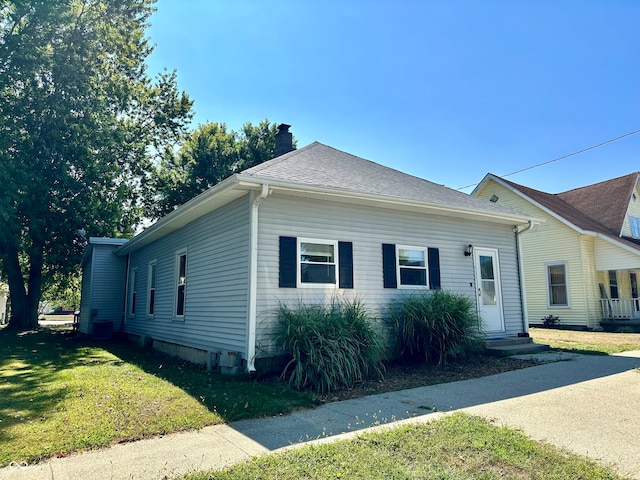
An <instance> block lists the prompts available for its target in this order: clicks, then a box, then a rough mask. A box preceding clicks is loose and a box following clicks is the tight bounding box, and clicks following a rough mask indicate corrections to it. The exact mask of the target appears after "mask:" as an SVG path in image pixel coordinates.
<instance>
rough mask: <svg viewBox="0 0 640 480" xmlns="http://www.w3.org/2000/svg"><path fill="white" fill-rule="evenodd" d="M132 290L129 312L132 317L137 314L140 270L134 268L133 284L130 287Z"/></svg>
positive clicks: (132, 272) (132, 271)
mask: <svg viewBox="0 0 640 480" xmlns="http://www.w3.org/2000/svg"><path fill="white" fill-rule="evenodd" d="M129 288H130V289H131V297H130V299H129V312H130V313H131V315H135V314H136V300H137V297H138V269H137V268H134V269H133V270H131V284H130V285H129Z"/></svg>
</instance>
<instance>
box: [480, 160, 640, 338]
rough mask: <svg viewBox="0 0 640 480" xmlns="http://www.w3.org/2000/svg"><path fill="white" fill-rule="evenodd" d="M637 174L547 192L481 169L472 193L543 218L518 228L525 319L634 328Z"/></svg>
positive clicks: (638, 264)
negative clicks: (550, 318)
mask: <svg viewBox="0 0 640 480" xmlns="http://www.w3.org/2000/svg"><path fill="white" fill-rule="evenodd" d="M639 175H640V173H639V172H634V173H631V174H629V175H625V176H623V177H619V178H614V179H612V180H607V181H604V182H600V183H596V184H594V185H588V186H586V187H581V188H577V189H574V190H569V191H567V192H562V193H557V194H550V193H545V192H541V191H538V190H534V189H532V188H528V187H524V186H522V185H518V184H516V183H513V182H511V181H509V180H505V179H504V178H500V177H498V176H496V175H493V174H487V175H486V176H485V177H484V179H483V180H482V182H481V183H480V184H479V185H478V186H477V187H476V189H475V190H474V191H473V192H472V195H473V196H476V197H479V198H484V199H488V200H490V201H492V202H494V203H498V204H500V205H503V206H507V207H511V208H514V209H517V210H519V211H521V212H523V213H526V214H528V215H531V216H532V217H535V218H540V219H544V220H545V221H544V222H542V223H540V224H536V225H533V226H532V228H530V229H529V230H527V231H523V232H522V233H519V237H520V246H521V258H522V268H523V277H524V290H525V295H526V300H525V302H526V313H527V316H528V322H529V324H530V325H539V324H542V322H543V318H544V317H546V316H548V315H553V316H557V317H559V319H560V325H565V326H576V327H585V328H599V327H600V326H601V325H602V326H604V327H605V328H607V329H608V328H616V327H619V326H630V327H634V326H635V327H636V328H638V327H640V302H639V300H638V277H640V190H639V185H638V181H639ZM601 322H602V323H601Z"/></svg>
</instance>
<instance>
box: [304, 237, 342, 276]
mask: <svg viewBox="0 0 640 480" xmlns="http://www.w3.org/2000/svg"><path fill="white" fill-rule="evenodd" d="M337 259H338V242H333V241H327V240H309V239H302V238H299V239H298V265H299V267H300V268H299V270H298V271H299V272H300V276H299V279H300V284H299V286H302V285H304V284H321V285H336V284H337V269H336V266H337Z"/></svg>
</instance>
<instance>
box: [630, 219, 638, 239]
mask: <svg viewBox="0 0 640 480" xmlns="http://www.w3.org/2000/svg"><path fill="white" fill-rule="evenodd" d="M629 225H630V226H631V236H632V237H633V238H640V218H638V217H629Z"/></svg>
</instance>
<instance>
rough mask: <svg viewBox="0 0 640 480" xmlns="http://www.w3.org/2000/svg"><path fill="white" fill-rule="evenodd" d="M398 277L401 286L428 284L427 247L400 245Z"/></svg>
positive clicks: (398, 251) (423, 285)
mask: <svg viewBox="0 0 640 480" xmlns="http://www.w3.org/2000/svg"><path fill="white" fill-rule="evenodd" d="M396 248H397V255H396V258H397V259H398V263H397V269H398V279H399V280H400V285H399V286H400V287H426V286H427V249H426V248H422V247H405V246H401V245H398V246H397V247H396Z"/></svg>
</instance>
